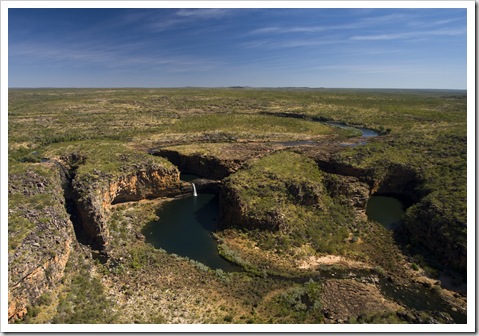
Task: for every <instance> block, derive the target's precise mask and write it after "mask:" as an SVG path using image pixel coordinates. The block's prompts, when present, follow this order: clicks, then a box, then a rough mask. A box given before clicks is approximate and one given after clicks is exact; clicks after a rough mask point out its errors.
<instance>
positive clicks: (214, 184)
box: [191, 178, 221, 194]
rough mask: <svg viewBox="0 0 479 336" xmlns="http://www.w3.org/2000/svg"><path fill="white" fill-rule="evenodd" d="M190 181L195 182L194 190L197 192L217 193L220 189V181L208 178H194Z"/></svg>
mask: <svg viewBox="0 0 479 336" xmlns="http://www.w3.org/2000/svg"><path fill="white" fill-rule="evenodd" d="M191 183H194V184H195V187H196V191H197V192H199V193H211V194H219V193H220V190H221V181H218V180H208V179H201V178H200V179H194V180H193V181H191Z"/></svg>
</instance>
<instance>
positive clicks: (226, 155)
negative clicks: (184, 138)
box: [151, 143, 276, 180]
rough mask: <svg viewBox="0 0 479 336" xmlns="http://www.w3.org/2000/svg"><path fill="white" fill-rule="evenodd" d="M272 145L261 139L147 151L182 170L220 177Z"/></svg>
mask: <svg viewBox="0 0 479 336" xmlns="http://www.w3.org/2000/svg"><path fill="white" fill-rule="evenodd" d="M275 150H276V149H275V148H273V147H271V146H268V145H266V144H261V143H222V144H201V145H198V146H173V147H168V148H160V149H154V150H152V151H151V154H153V155H155V156H161V157H164V158H166V159H168V160H169V161H170V162H171V163H173V164H174V165H176V166H177V167H178V168H179V169H180V170H181V171H182V172H183V173H189V174H194V175H198V176H201V177H203V178H207V179H212V180H222V179H224V178H225V177H227V176H229V175H231V174H233V173H235V172H236V171H238V170H239V169H240V168H241V167H243V165H244V164H245V163H246V162H247V161H249V160H251V159H253V158H258V157H262V156H264V155H267V154H269V153H272V152H274V151H275Z"/></svg>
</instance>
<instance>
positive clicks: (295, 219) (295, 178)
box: [8, 93, 467, 323]
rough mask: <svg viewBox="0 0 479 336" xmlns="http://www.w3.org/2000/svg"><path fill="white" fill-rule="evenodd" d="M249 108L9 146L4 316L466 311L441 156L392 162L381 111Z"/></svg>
mask: <svg viewBox="0 0 479 336" xmlns="http://www.w3.org/2000/svg"><path fill="white" fill-rule="evenodd" d="M290 94H291V93H290ZM294 94H297V93H294ZM294 94H291V95H292V96H291V97H294ZM290 99H293V98H290ZM391 99H392V98H391ZM199 101H200V100H199ZM289 114H290V115H289ZM260 115H261V117H260V118H257V117H256V114H254V115H253V116H252V117H250V116H249V115H245V114H241V115H238V116H237V117H235V118H234V119H233V121H232V122H231V125H226V126H225V125H224V124H222V126H218V125H214V127H219V128H220V127H222V128H223V129H225V128H226V129H227V132H230V133H220V132H219V131H209V130H205V129H201V131H200V132H199V133H196V129H197V128H199V127H200V126H201V127H203V128H205V127H206V128H208V127H213V126H209V125H206V126H204V125H203V124H201V125H198V124H197V123H199V121H198V120H199V119H198V118H197V117H196V116H194V117H191V123H193V124H194V127H195V128H194V131H191V133H188V132H190V131H186V130H187V129H189V128H187V126H188V127H189V124H188V123H189V122H190V121H189V120H190V119H189V118H190V116H189V115H185V116H181V117H179V118H177V119H173V121H171V124H168V123H169V122H170V121H169V119H168V120H167V121H162V122H164V124H162V125H160V126H155V127H157V129H155V131H154V132H153V133H148V134H141V135H138V138H135V137H134V136H132V134H131V133H128V137H126V138H125V139H124V140H122V141H119V140H111V139H102V140H98V139H87V140H74V141H59V142H54V143H51V144H45V145H42V146H43V147H41V151H36V152H37V153H41V154H40V155H41V156H39V159H37V156H38V154H33V155H31V154H30V152H22V151H20V150H17V151H14V150H13V149H12V156H11V157H12V159H11V160H12V165H11V167H10V171H9V263H10V264H9V274H12V275H13V276H11V277H9V311H8V317H9V321H10V323H14V322H15V321H17V322H24V323H25V322H26V323H51V322H52V321H53V323H78V322H80V323H85V321H86V322H93V323H98V322H102V321H103V322H104V321H111V322H115V323H132V322H131V321H137V322H138V323H225V322H227V323H357V322H359V323H374V322H377V321H381V322H382V323H396V322H400V323H465V322H466V321H467V319H466V314H467V313H466V299H467V296H466V295H467V292H466V291H464V290H463V289H461V288H462V287H461V285H463V284H464V281H465V276H466V267H467V263H466V249H465V246H464V245H463V244H462V241H461V239H462V238H461V237H463V236H462V233H461V234H459V233H458V234H457V236H455V237H454V238H452V237H451V236H450V235H449V232H450V231H444V230H446V229H448V230H449V228H450V226H447V225H456V226H455V227H454V228H457V230H459V229H460V228H462V225H463V217H461V214H460V213H459V212H456V211H455V210H449V208H440V207H438V206H437V199H438V197H439V196H440V197H443V195H442V194H440V190H439V189H438V188H437V187H436V186H435V185H434V184H433V183H434V181H435V180H434V179H433V178H432V176H433V175H432V173H431V172H434V174H435V171H433V170H431V169H432V168H428V169H426V167H429V166H427V165H429V164H430V165H431V166H432V167H436V166H438V164H436V162H435V161H434V162H432V163H429V162H426V163H424V162H422V161H421V162H420V163H421V164H416V163H415V162H413V161H407V160H411V159H410V158H411V157H413V158H415V157H414V156H412V155H409V157H407V156H405V157H404V156H400V154H398V153H401V151H404V146H403V144H402V143H400V141H405V140H403V139H405V138H406V137H404V138H401V137H400V136H399V135H396V134H398V133H399V132H397V131H396V130H395V129H394V127H397V126H396V124H394V123H391V125H392V126H391V127H392V128H391V130H389V131H383V132H378V133H376V134H372V133H371V134H369V135H373V136H369V137H368V136H366V135H363V136H358V133H357V132H355V131H352V130H351V129H343V128H340V127H331V126H328V125H325V124H323V122H324V120H325V119H326V118H325V117H323V116H321V117H319V116H318V117H315V116H313V117H310V116H308V114H307V113H299V112H298V111H296V112H288V113H286V112H277V111H272V112H270V113H268V114H266V115H265V114H260ZM365 115H366V114H365ZM205 118H206V119H207V120H208V121H209V122H211V121H214V120H215V119H214V118H216V116H214V117H213V116H211V115H208V114H207V115H205ZM208 118H209V119H208ZM218 118H219V119H218V120H219V121H221V122H226V121H227V120H229V119H228V118H226V117H225V118H223V117H218ZM242 118H245V120H247V121H248V122H257V123H266V124H265V125H268V127H269V128H270V129H271V130H270V133H267V136H265V135H263V133H264V129H266V126H265V125H262V124H260V125H259V126H250V127H251V129H253V130H254V129H255V127H257V129H261V132H259V131H254V132H259V133H254V132H252V133H251V134H245V133H244V132H245V131H244V130H241V131H237V129H238V122H241V121H242ZM315 118H317V119H318V120H315ZM337 119H338V118H335V119H334V120H337ZM13 120H14V121H15V118H13ZM319 120H321V123H318V121H319ZM285 121H286V123H284V122H285ZM18 122H20V121H18ZM181 123H184V125H182V124H181ZM317 124H320V125H317ZM350 124H353V125H359V124H361V123H359V122H358V121H357V120H353V121H351V122H350ZM364 124H365V125H368V123H367V122H365V123H364ZM369 124H371V125H373V126H374V129H377V130H379V129H380V127H379V126H378V124H374V122H371V121H370V120H369ZM164 125H168V126H164ZM278 125H279V126H278ZM380 126H383V128H382V129H384V130H387V129H388V128H389V127H387V126H388V125H387V124H384V125H380ZM162 127H163V128H162ZM166 127H170V128H171V129H167V128H166ZM275 127H279V128H278V129H280V130H281V132H280V131H276V129H275ZM296 127H298V128H296ZM185 129H186V130H185ZM180 130H181V132H180ZM293 131H294V132H293ZM178 132H179V133H178ZM222 132H223V131H222ZM225 132H226V131H225ZM235 132H236V133H235ZM288 132H290V133H288ZM308 132H311V133H308ZM362 132H364V131H362ZM156 134H161V137H158V138H156ZM177 134H181V136H178V135H177ZM285 134H286V135H287V136H285ZM362 134H364V133H362ZM378 134H380V136H376V135H378ZM148 137H150V138H148ZM417 141H419V140H417ZM453 143H455V144H456V145H457V144H460V142H453ZM344 144H347V146H345V145H344ZM448 144H449V143H448ZM449 145H450V146H452V145H451V144H449ZM396 148H399V149H396ZM391 153H392V154H391ZM428 153H433V154H434V153H435V152H432V151H429V152H428ZM428 155H429V154H428ZM431 155H432V154H431ZM434 155H435V154H434ZM443 155H444V154H440V155H439V154H438V157H440V158H441V159H442V156H443ZM417 159H418V160H419V159H420V158H419V156H418V158H417ZM14 160H16V161H14ZM431 160H432V159H431ZM437 160H439V159H437ZM441 162H442V161H441ZM446 163H447V164H449V162H446ZM446 163H444V164H443V163H441V164H442V166H440V167H446ZM190 174H193V175H190ZM442 174H443V175H445V174H444V173H442ZM454 176H455V175H454ZM434 177H435V176H434ZM445 183H446V184H447V183H448V182H445ZM443 184H444V183H443ZM448 190H450V189H448ZM438 195H439V196H438ZM390 197H393V199H395V200H397V201H393V202H394V204H393V205H392V206H393V207H396V208H395V210H394V212H396V211H397V212H396V214H393V217H392V218H391V219H389V218H387V219H386V222H383V219H382V217H381V216H379V217H375V215H374V213H372V211H373V212H374V211H375V210H374V207H375V204H374V203H375V201H377V200H380V201H381V200H382V201H385V200H386V201H388V200H389V201H390V200H391V198H390ZM398 202H399V203H398ZM451 204H452V203H451ZM378 207H379V210H384V209H385V207H384V205H379V206H378ZM433 210H434V211H435V212H436V213H435V214H434V215H435V216H436V217H437V218H438V221H436V222H435V223H437V225H436V226H427V225H425V224H426V223H427V221H425V220H424V218H426V217H427V216H428V214H429V213H430V212H431V211H433ZM448 211H451V212H448ZM391 213H392V211H391V210H388V211H387V214H388V215H390V214H391ZM451 213H452V214H453V215H451ZM441 214H442V218H441ZM436 217H434V218H436ZM439 219H441V220H442V222H441V221H440V220H439ZM442 223H444V224H442ZM383 225H384V226H385V227H383ZM445 225H446V226H445ZM457 237H459V238H457ZM431 251H434V254H435V255H431ZM444 275H447V276H448V277H449V278H450V279H452V284H450V283H447V284H446V283H444V284H442V283H441V281H440V280H439V279H440V278H441V279H443V278H444V277H443V276H444ZM93 289H95V291H96V292H93V291H92V290H93ZM94 297H95V298H94ZM80 298H83V299H81V300H80ZM85 298H86V300H87V301H88V302H91V303H92V306H91V309H88V308H87V307H84V308H82V307H83V306H82V305H81V303H80V301H85ZM365 298H367V299H365ZM427 302H429V303H427ZM110 306H111V307H114V311H115V312H118V313H117V314H116V313H111V314H108V317H106V316H104V315H102V314H99V313H98V312H99V311H109V308H108V307H110ZM73 307H75V309H74V310H75V311H78V312H79V313H78V314H73V315H72V314H71V313H69V312H71V311H72V309H73ZM95 307H97V308H95ZM95 309H97V310H95ZM87 312H88V313H87ZM92 312H96V313H92ZM80 313H81V314H84V315H81V314H80ZM95 321H96V322H95Z"/></svg>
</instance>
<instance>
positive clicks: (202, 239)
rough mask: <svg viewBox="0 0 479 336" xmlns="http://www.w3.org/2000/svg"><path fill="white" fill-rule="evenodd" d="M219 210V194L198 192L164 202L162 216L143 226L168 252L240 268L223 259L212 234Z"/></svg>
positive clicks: (214, 265) (217, 265)
mask: <svg viewBox="0 0 479 336" xmlns="http://www.w3.org/2000/svg"><path fill="white" fill-rule="evenodd" d="M218 213H219V205H218V196H217V195H213V194H199V195H198V196H197V197H193V196H192V197H187V198H183V199H178V200H173V201H171V202H168V203H165V204H164V205H163V206H162V207H161V209H160V210H159V211H158V216H159V217H160V219H159V220H158V221H155V222H151V223H149V224H147V225H146V226H145V228H144V229H143V234H144V235H145V237H146V241H147V242H149V243H150V244H152V245H153V246H155V247H157V248H162V249H164V250H165V251H167V252H169V253H175V254H177V255H179V256H183V257H188V258H190V259H193V260H196V261H199V262H201V263H203V264H205V265H206V266H208V267H210V268H212V269H217V268H219V269H222V270H224V271H235V270H238V269H237V267H236V266H235V265H233V264H231V263H229V262H228V261H226V260H225V259H223V258H221V257H220V255H219V254H218V251H217V244H216V241H215V239H214V237H213V236H212V234H211V233H212V232H213V231H214V230H216V225H217V219H218Z"/></svg>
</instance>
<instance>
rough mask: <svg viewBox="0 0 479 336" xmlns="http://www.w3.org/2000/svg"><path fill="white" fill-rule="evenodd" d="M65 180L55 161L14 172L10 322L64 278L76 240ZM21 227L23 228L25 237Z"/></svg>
mask: <svg viewBox="0 0 479 336" xmlns="http://www.w3.org/2000/svg"><path fill="white" fill-rule="evenodd" d="M64 182H65V181H64V176H63V174H62V170H61V169H60V167H58V166H57V165H54V164H46V165H40V164H34V165H30V166H28V167H27V168H26V169H25V171H23V172H19V173H16V174H10V175H9V184H8V186H9V188H8V189H9V190H8V192H9V201H10V202H9V251H8V289H9V290H8V320H9V321H15V320H17V319H22V318H23V317H24V316H25V314H27V312H28V309H29V308H28V307H29V306H30V305H33V304H35V303H36V301H37V300H38V299H39V298H40V297H41V295H42V294H43V293H45V292H47V291H49V290H51V289H52V288H54V287H56V286H57V285H58V283H59V282H60V280H61V279H62V277H63V274H64V270H65V265H66V263H67V261H68V258H69V256H70V252H71V246H72V244H73V243H74V240H75V235H74V232H73V226H72V224H71V222H70V219H69V215H68V213H67V212H66V209H65V202H64V197H63V189H62V184H64ZM18 218H22V219H23V220H22V221H21V222H19V220H18ZM19 230H21V231H24V234H23V236H24V238H23V239H21V240H20V239H19V237H18V235H19V234H20V232H19Z"/></svg>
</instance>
